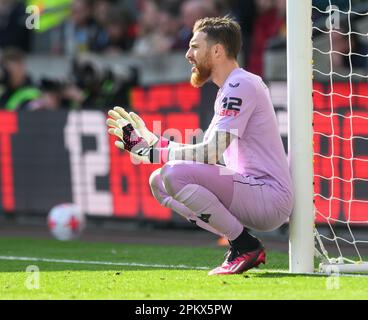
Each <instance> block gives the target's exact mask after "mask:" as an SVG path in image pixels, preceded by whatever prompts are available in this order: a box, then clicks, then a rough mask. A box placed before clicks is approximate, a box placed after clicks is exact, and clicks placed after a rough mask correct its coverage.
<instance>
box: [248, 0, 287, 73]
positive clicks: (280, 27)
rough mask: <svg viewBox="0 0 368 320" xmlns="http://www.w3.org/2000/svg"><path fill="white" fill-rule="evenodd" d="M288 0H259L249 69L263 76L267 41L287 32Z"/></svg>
mask: <svg viewBox="0 0 368 320" xmlns="http://www.w3.org/2000/svg"><path fill="white" fill-rule="evenodd" d="M285 2H286V0H257V1H256V8H257V16H256V18H255V21H254V25H253V37H252V39H251V49H250V53H249V58H248V61H247V62H246V67H247V70H248V71H250V72H252V73H255V74H257V75H259V76H263V53H264V51H265V49H266V45H267V42H268V41H269V40H270V39H271V38H272V37H275V36H278V35H280V34H283V35H284V34H285V32H286V28H285V14H286V5H285Z"/></svg>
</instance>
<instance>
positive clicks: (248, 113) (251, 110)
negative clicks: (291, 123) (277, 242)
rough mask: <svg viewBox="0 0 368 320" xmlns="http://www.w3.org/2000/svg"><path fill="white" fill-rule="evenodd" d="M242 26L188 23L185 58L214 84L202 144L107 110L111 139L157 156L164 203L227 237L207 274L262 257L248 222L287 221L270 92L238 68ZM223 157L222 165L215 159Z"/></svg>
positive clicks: (282, 160) (288, 199)
mask: <svg viewBox="0 0 368 320" xmlns="http://www.w3.org/2000/svg"><path fill="white" fill-rule="evenodd" d="M240 47H241V31H240V26H239V25H238V23H236V22H235V21H234V20H232V19H231V18H228V17H224V18H204V19H201V20H198V21H197V22H196V23H195V25H194V28H193V37H192V39H191V41H190V44H189V50H188V51H187V53H186V58H187V59H188V61H189V62H190V63H191V64H192V66H193V67H192V76H191V83H192V85H193V86H194V87H201V86H202V85H203V84H204V83H205V82H206V81H208V80H211V81H213V82H214V83H215V84H216V85H217V86H218V87H219V90H218V93H217V98H216V101H215V105H214V117H213V119H212V121H211V123H210V125H209V127H208V129H207V131H206V134H205V136H204V140H203V142H202V143H198V144H194V145H190V144H189V145H188V144H178V143H175V142H171V141H168V140H167V139H165V138H163V137H160V138H158V137H156V136H155V135H154V134H153V133H152V132H150V131H148V129H147V128H146V126H145V124H144V122H143V120H142V119H141V118H140V117H139V116H138V115H136V114H134V113H132V112H131V113H127V112H126V111H125V110H124V109H123V108H120V107H115V108H114V109H113V110H110V111H109V116H110V118H109V119H108V120H107V124H108V126H109V127H110V128H109V133H110V134H113V135H115V136H117V137H118V138H119V140H118V141H116V142H115V145H116V146H117V147H119V148H121V149H124V150H126V151H128V152H130V153H131V154H132V155H133V156H134V157H136V158H139V159H140V160H142V161H143V162H151V163H162V164H163V166H162V168H160V169H158V170H156V171H154V172H153V173H152V175H151V177H150V181H149V183H150V186H151V190H152V193H153V195H154V197H155V198H156V199H157V200H158V201H159V202H160V204H161V205H163V206H165V207H168V208H171V209H172V210H174V211H176V212H178V213H180V214H181V215H183V216H184V217H185V218H187V219H188V220H189V221H191V222H194V223H196V224H197V225H198V226H199V227H202V228H204V229H206V230H208V231H210V232H213V233H215V234H218V235H221V236H224V237H226V238H227V239H228V241H229V244H230V249H229V251H228V252H227V255H226V259H225V261H224V262H223V263H222V264H221V265H220V266H219V267H217V268H215V269H213V270H212V271H210V273H209V274H210V275H218V274H237V273H242V272H244V271H246V270H249V269H250V268H253V267H256V266H258V265H259V264H260V263H265V258H266V255H265V249H264V247H263V245H262V244H261V242H260V241H259V240H258V239H257V238H255V237H254V236H252V235H251V234H249V233H248V232H247V230H246V229H245V227H246V228H249V229H253V230H258V231H271V230H274V229H276V228H278V227H279V226H281V225H282V224H283V223H285V222H286V221H287V220H288V218H289V216H290V214H291V211H292V206H293V194H292V186H291V178H290V173H289V168H288V164H287V159H286V155H285V151H284V148H283V145H282V141H281V137H280V134H279V132H278V126H277V121H276V116H275V112H274V109H273V106H272V103H271V100H270V96H269V91H268V88H267V87H266V85H265V84H264V83H263V81H262V79H261V78H260V77H258V76H256V75H254V74H251V73H249V72H247V71H245V70H244V69H242V68H239V65H238V63H237V55H238V53H239V51H240ZM222 156H223V159H224V163H225V166H220V165H217V162H218V161H219V160H220V158H221V157H222Z"/></svg>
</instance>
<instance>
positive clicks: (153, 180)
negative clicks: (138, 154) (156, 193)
mask: <svg viewBox="0 0 368 320" xmlns="http://www.w3.org/2000/svg"><path fill="white" fill-rule="evenodd" d="M148 182H149V185H150V187H151V188H155V187H158V186H159V185H160V184H161V183H162V180H161V168H158V169H156V170H155V171H153V172H152V173H151V175H150V177H149V179H148Z"/></svg>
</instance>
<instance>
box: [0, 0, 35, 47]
mask: <svg viewBox="0 0 368 320" xmlns="http://www.w3.org/2000/svg"><path fill="white" fill-rule="evenodd" d="M26 19H27V15H26V8H25V6H24V3H23V2H21V1H16V0H0V48H1V49H4V48H7V47H12V48H18V49H21V50H23V51H25V52H27V51H29V49H30V37H31V30H28V29H27V28H26Z"/></svg>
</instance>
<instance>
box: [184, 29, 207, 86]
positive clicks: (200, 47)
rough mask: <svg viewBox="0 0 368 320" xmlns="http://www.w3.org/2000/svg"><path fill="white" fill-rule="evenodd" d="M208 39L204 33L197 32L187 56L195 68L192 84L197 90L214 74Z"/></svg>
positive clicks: (193, 68) (193, 69)
mask: <svg viewBox="0 0 368 320" xmlns="http://www.w3.org/2000/svg"><path fill="white" fill-rule="evenodd" d="M206 37H207V35H206V34H205V33H204V32H195V33H194V35H193V37H192V39H191V40H190V42H189V49H188V51H187V53H186V55H185V57H186V58H187V60H188V61H189V63H190V64H192V66H193V67H192V75H191V78H190V83H191V84H192V86H193V87H196V88H199V87H201V86H203V84H204V83H205V82H206V81H207V80H209V79H210V77H211V73H212V62H211V61H212V59H211V51H210V46H209V44H208V42H207V39H206Z"/></svg>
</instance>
